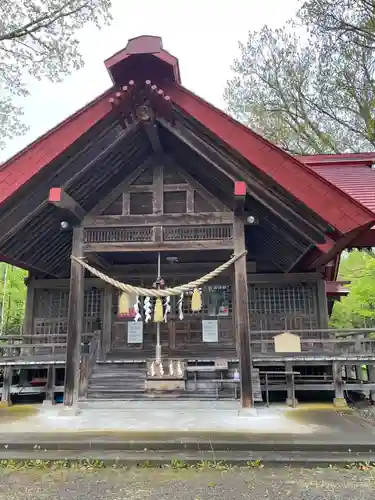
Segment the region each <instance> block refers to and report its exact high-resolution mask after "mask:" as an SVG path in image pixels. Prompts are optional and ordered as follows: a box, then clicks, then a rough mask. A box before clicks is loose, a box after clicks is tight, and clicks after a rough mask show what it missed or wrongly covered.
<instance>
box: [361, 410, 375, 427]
mask: <svg viewBox="0 0 375 500" xmlns="http://www.w3.org/2000/svg"><path fill="white" fill-rule="evenodd" d="M357 412H358V413H359V416H360V417H361V418H363V419H364V420H365V421H366V422H367V423H369V424H371V425H374V426H375V405H371V406H369V405H366V406H363V407H359V408H358V407H357Z"/></svg>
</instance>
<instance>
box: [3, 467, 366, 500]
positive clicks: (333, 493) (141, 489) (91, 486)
mask: <svg viewBox="0 0 375 500" xmlns="http://www.w3.org/2000/svg"><path fill="white" fill-rule="evenodd" d="M374 487H375V471H374V470H368V471H360V470H346V469H341V470H337V469H311V470H309V469H298V468H296V469H290V468H287V467H285V468H271V467H269V468H268V467H265V468H259V469H237V468H236V469H231V470H229V471H218V470H214V469H211V470H204V471H195V470H179V471H176V470H171V469H163V470H155V469H135V470H121V469H118V470H113V469H99V470H97V471H87V470H86V471H74V470H55V471H53V470H24V471H10V470H7V469H3V470H0V500H26V499H27V500H47V499H48V500H103V499H104V500H142V499H149V500H163V499H178V500H206V499H208V500H209V499H217V500H240V499H251V498H253V499H256V500H261V499H269V500H274V499H277V500H323V499H324V500H349V499H352V498H355V499H356V500H370V499H371V500H373V499H374Z"/></svg>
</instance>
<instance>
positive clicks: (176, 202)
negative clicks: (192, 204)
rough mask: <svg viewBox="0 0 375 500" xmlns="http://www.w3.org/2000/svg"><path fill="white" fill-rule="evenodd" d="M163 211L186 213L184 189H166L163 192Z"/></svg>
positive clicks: (167, 212) (166, 212)
mask: <svg viewBox="0 0 375 500" xmlns="http://www.w3.org/2000/svg"><path fill="white" fill-rule="evenodd" d="M164 213H165V214H184V213H186V191H170V192H169V191H167V192H165V193H164Z"/></svg>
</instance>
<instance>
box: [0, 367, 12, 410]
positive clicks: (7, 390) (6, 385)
mask: <svg viewBox="0 0 375 500" xmlns="http://www.w3.org/2000/svg"><path fill="white" fill-rule="evenodd" d="M12 377H13V369H12V367H11V366H4V368H3V390H2V394H1V402H0V406H2V407H4V406H10V405H11V404H12V401H11V388H12Z"/></svg>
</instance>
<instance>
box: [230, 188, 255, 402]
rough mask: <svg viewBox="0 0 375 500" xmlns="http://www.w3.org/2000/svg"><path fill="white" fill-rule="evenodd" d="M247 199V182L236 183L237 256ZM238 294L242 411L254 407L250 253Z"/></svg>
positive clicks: (241, 262)
mask: <svg viewBox="0 0 375 500" xmlns="http://www.w3.org/2000/svg"><path fill="white" fill-rule="evenodd" d="M245 198H246V184H245V182H235V184H234V201H235V213H234V222H233V240H234V253H235V254H239V253H242V252H243V251H244V250H245V249H246V245H245V227H244V208H245ZM234 292H235V316H236V318H235V327H236V330H237V331H236V339H237V342H238V345H239V351H240V352H239V359H240V374H241V405H242V408H251V407H252V406H253V387H252V373H251V369H252V360H251V350H250V349H251V344H250V318H249V303H248V300H249V299H248V298H249V293H248V287H247V271H246V254H245V255H243V256H242V257H240V258H239V259H237V260H236V262H235V263H234Z"/></svg>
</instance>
